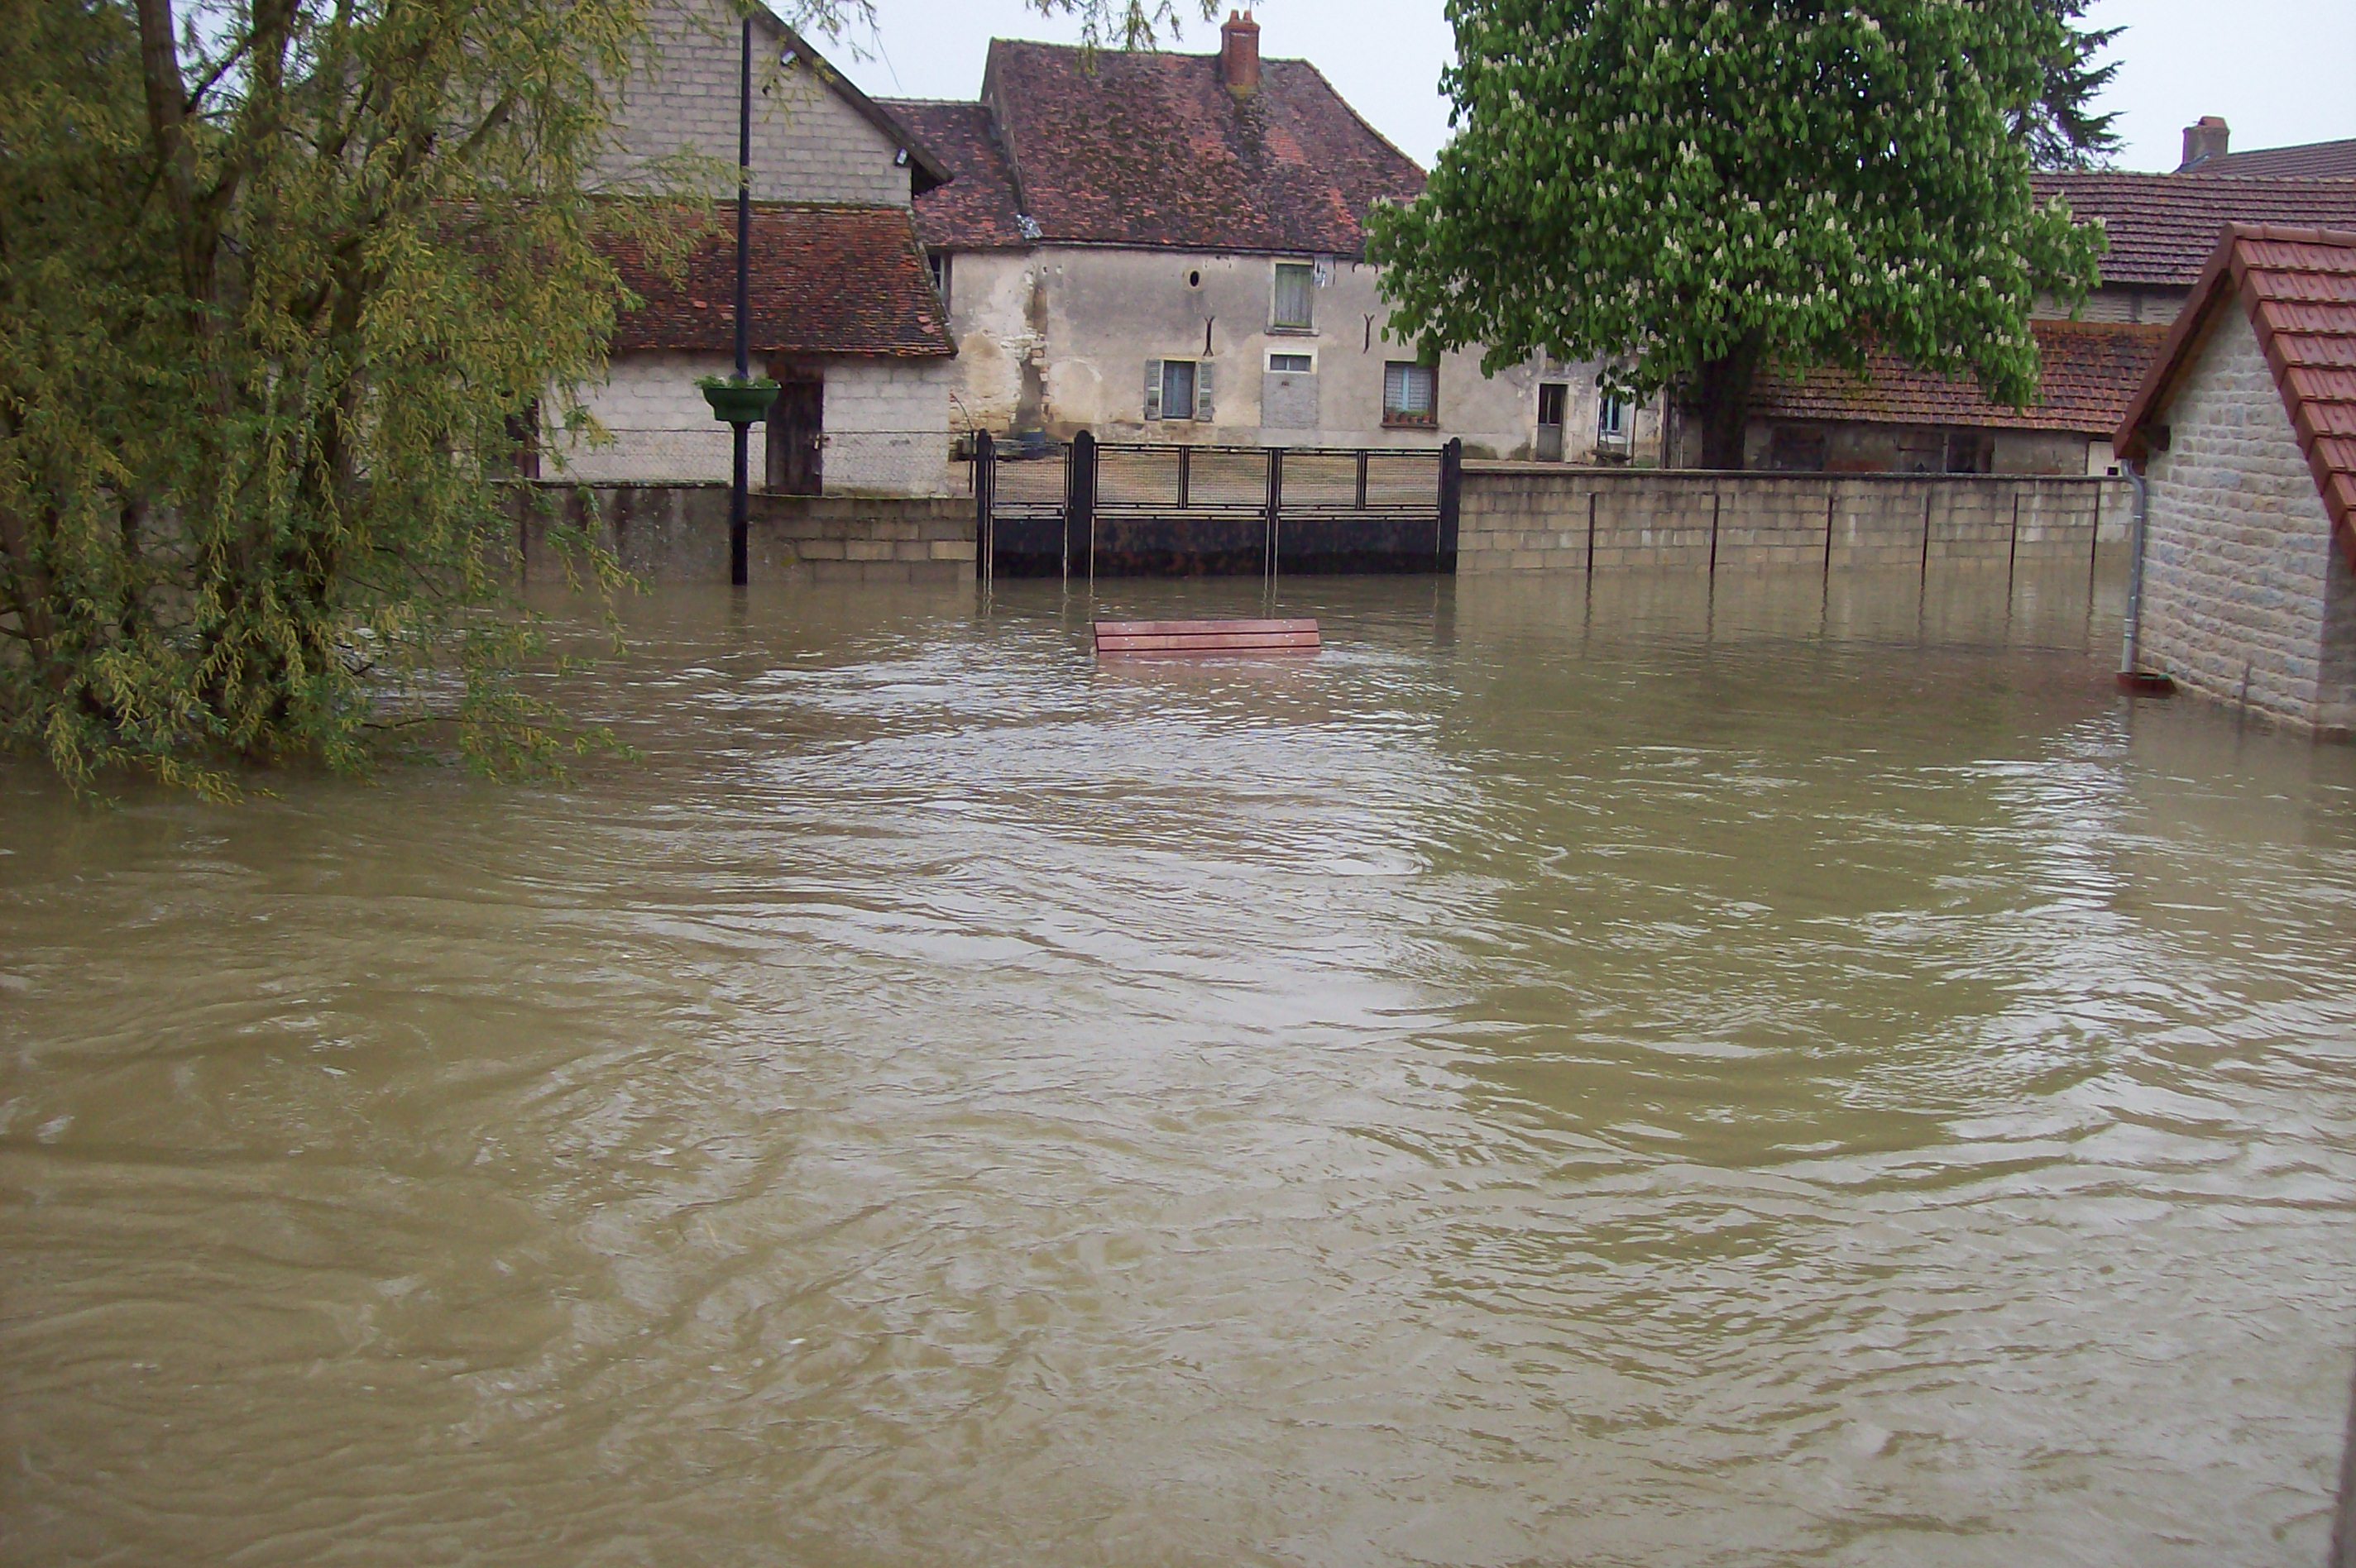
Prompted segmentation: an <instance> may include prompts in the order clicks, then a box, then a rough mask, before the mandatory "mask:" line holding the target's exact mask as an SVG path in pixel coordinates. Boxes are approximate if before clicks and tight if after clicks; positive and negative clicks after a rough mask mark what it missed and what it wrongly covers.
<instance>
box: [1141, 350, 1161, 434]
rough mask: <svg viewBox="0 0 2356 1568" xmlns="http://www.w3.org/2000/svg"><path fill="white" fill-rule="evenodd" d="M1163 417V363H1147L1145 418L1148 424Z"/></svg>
mask: <svg viewBox="0 0 2356 1568" xmlns="http://www.w3.org/2000/svg"><path fill="white" fill-rule="evenodd" d="M1161 417H1162V361H1161V360H1159V359H1148V360H1147V361H1146V362H1145V418H1146V421H1147V422H1148V423H1151V422H1152V421H1155V420H1158V419H1160V418H1161Z"/></svg>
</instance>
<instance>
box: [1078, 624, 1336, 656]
mask: <svg viewBox="0 0 2356 1568" xmlns="http://www.w3.org/2000/svg"><path fill="white" fill-rule="evenodd" d="M1323 645H1324V644H1323V641H1322V640H1321V639H1320V638H1319V636H1318V635H1317V623H1316V622H1314V621H1098V623H1097V652H1098V655H1104V654H1126V655H1139V654H1146V655H1152V654H1162V655H1170V654H1313V653H1315V652H1316V651H1317V650H1318V649H1319V648H1321V647H1323Z"/></svg>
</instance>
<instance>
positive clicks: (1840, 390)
mask: <svg viewBox="0 0 2356 1568" xmlns="http://www.w3.org/2000/svg"><path fill="white" fill-rule="evenodd" d="M2031 330H2032V331H2034V332H2035V333H2036V334H2037V347H2038V352H2039V354H2040V356H2041V357H2042V358H2043V361H2044V376H2043V382H2042V386H2041V387H2040V396H2039V400H2038V401H2037V403H2035V404H2034V405H2033V406H2031V407H2029V408H2027V409H2016V408H2011V407H2008V406H2007V405H2006V404H2003V403H1997V402H1991V401H1990V400H1988V398H1987V394H1985V393H1983V392H1982V391H1981V390H1980V389H1979V386H1978V384H1977V383H1976V382H1974V381H1969V380H1963V381H1950V380H1948V379H1946V378H1945V377H1944V376H1939V375H1935V374H1933V373H1932V372H1930V371H1927V370H1918V369H1916V368H1913V367H1912V366H1911V365H1907V364H1904V363H1902V362H1901V361H1900V360H1897V359H1895V358H1892V357H1890V356H1887V355H1881V354H1877V355H1875V356H1873V357H1872V359H1871V360H1870V362H1869V368H1870V370H1871V376H1870V379H1860V378H1858V377H1857V376H1854V375H1851V374H1849V373H1848V372H1847V371H1845V370H1830V369H1818V370H1814V371H1811V372H1810V373H1809V374H1808V375H1806V376H1805V377H1802V378H1797V379H1794V378H1790V377H1781V376H1779V377H1772V378H1771V379H1768V380H1767V381H1765V382H1764V383H1763V385H1762V388H1761V389H1760V390H1759V391H1758V392H1757V393H1756V394H1754V395H1753V397H1752V399H1751V411H1752V412H1753V413H1754V414H1758V415H1761V416H1763V417H1766V418H1770V419H1808V420H1841V421H1861V422H1864V423H1869V424H1937V425H1964V426H1971V427H1977V428H1981V429H1994V430H2047V431H2065V432H2070V433H2072V434H2078V435H2105V434H2108V433H2109V432H2111V431H2113V430H2115V429H2116V428H2117V426H2118V422H2119V415H2120V414H2121V413H2122V412H2124V411H2126V403H2127V398H2128V396H2129V395H2130V394H2131V393H2133V392H2134V390H2135V388H2136V382H2137V381H2139V380H2141V379H2143V373H2144V370H2145V368H2147V366H2149V365H2150V363H2151V361H2152V358H2153V357H2154V356H2156V355H2157V354H2158V352H2159V345H2160V341H2161V339H2162V338H2164V337H2165V336H2167V333H2168V328H2167V327H2165V326H2158V325H2129V324H2127V323H2125V322H2075V321H2040V322H2035V323H2032V324H2031Z"/></svg>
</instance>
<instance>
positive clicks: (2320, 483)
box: [2117, 225, 2356, 564]
mask: <svg viewBox="0 0 2356 1568" xmlns="http://www.w3.org/2000/svg"><path fill="white" fill-rule="evenodd" d="M2236 302H2237V303H2238V304H2240V305H2241V306H2242V308H2243V309H2244V310H2246V311H2247V312H2248V313H2249V316H2250V325H2251V326H2252V327H2254V329H2255V330H2256V332H2257V335H2258V347H2260V348H2261V349H2262V350H2263V351H2264V352H2265V357H2266V365H2267V368H2270V369H2271V370H2273V371H2274V376H2275V385H2276V387H2278V388H2279V389H2281V391H2282V400H2283V409H2284V411H2286V413H2288V414H2289V416H2290V423H2291V428H2292V430H2293V431H2295V432H2297V436H2298V444H2299V449H2300V450H2301V451H2303V452H2305V453H2307V465H2308V470H2309V471H2310V472H2312V473H2313V474H2314V475H2315V488H2316V491H2317V493H2318V494H2319V495H2320V496H2322V497H2323V507H2324V510H2325V511H2326V512H2327V513H2329V516H2330V517H2331V523H2332V527H2333V528H2334V529H2335V530H2336V531H2337V532H2338V533H2339V535H2340V545H2341V547H2342V548H2343V549H2346V551H2347V552H2348V559H2349V560H2350V562H2351V564H2356V229H2351V231H2348V232H2344V233H2334V232H2332V231H2330V230H2328V229H2291V228H2282V227H2273V226H2254V227H2243V226H2239V225H2237V226H2235V227H2234V228H2233V229H2230V230H2228V231H2227V233H2226V235H2225V238H2224V239H2223V240H2220V241H2219V242H2218V245H2217V249H2216V252H2215V254H2214V255H2212V256H2211V258H2210V261H2209V265H2208V266H2207V267H2206V268H2205V269H2203V271H2202V272H2201V281H2200V282H2199V283H2197V284H2196V285H2195V286H2194V288H2193V291H2192V298H2191V299H2190V300H2189V301H2188V302H2186V304H2185V306H2184V310H2183V312H2182V313H2181V314H2180V315H2178V316H2177V318H2176V325H2174V326H2172V327H2170V328H2169V333H2168V341H2167V343H2166V344H2165V345H2164V346H2163V347H2162V348H2161V350H2160V355H2159V357H2158V360H2157V361H2155V362H2154V364H2153V365H2152V368H2151V370H2150V372H2149V373H2148V374H2147V375H2146V376H2145V378H2144V380H2143V384H2142V385H2141V386H2140V387H2138V388H2137V389H2136V395H2135V398H2134V400H2133V401H2132V402H2131V403H2130V405H2129V406H2128V409H2127V411H2126V417H2125V418H2124V419H2123V420H2122V421H2120V423H2119V431H2118V436H2117V441H2118V446H2119V451H2120V453H2122V454H2123V455H2126V456H2128V457H2142V456H2144V455H2146V454H2147V453H2148V451H2149V449H2150V442H2149V435H2150V429H2151V426H2152V425H2153V424H2154V423H2155V422H2156V421H2158V417H2159V416H2160V415H2161V414H2163V413H2165V412H2166V411H2167V409H2168V405H2169V402H2170V401H2171V400H2173V399H2174V397H2175V394H2176V389H2177V386H2178V384H2179V381H2180V380H2181V379H2182V378H2183V376H2184V375H2185V373H2186V372H2187V371H2188V370H2189V369H2190V367H2191V365H2192V362H2193V361H2194V359H2195V358H2196V357H2198V351H2199V348H2200V346H2201V341H2202V340H2203V338H2204V336H2205V335H2206V328H2207V326H2208V325H2209V323H2210V321H2211V319H2212V318H2213V317H2214V316H2215V315H2216V313H2217V312H2218V311H2220V310H2222V309H2223V308H2224V307H2225V306H2226V304H2228V303H2236Z"/></svg>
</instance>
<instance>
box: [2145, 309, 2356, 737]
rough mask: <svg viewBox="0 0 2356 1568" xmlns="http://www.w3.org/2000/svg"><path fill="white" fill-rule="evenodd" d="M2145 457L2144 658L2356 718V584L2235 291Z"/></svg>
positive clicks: (2193, 676)
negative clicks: (2165, 440)
mask: <svg viewBox="0 0 2356 1568" xmlns="http://www.w3.org/2000/svg"><path fill="white" fill-rule="evenodd" d="M2164 417H2165V422H2166V423H2167V425H2168V428H2169V445H2168V449H2167V450H2166V451H2162V452H2155V453H2152V454H2151V457H2150V460H2149V461H2148V462H2147V464H2146V465H2145V467H2146V473H2147V475H2148V477H2149V481H2150V490H2151V496H2150V514H2149V520H2148V524H2147V529H2148V531H2147V537H2146V543H2145V549H2144V589H2143V621H2142V635H2141V653H2140V662H2141V663H2142V665H2143V667H2145V668H2147V669H2151V670H2158V671H2160V672H2162V673H2164V674H2167V675H2169V676H2170V677H2174V678H2175V680H2176V681H2177V683H2178V684H2179V685H2180V686H2184V687H2188V688H2191V689H2193V690H2195V691H2199V692H2203V693H2206V694H2208V695H2210V696H2211V697H2216V698H2220V699H2224V700H2226V701H2228V702H2234V703H2246V704H2247V706H2248V707H2249V708H2250V709H2252V710H2254V711H2255V712H2258V713H2261V714H2265V715H2267V716H2269V717H2272V718H2274V719H2276V720H2282V721H2284V722H2286V723H2287V724H2289V725H2292V726H2294V727H2297V728H2302V729H2312V730H2321V731H2346V730H2347V729H2348V728H2349V727H2350V725H2351V722H2356V584H2351V581H2350V574H2349V570H2348V563H2347V561H2346V560H2345V559H2343V558H2342V557H2341V555H2340V551H2339V549H2337V547H2336V546H2335V545H2334V543H2333V541H2332V539H2331V526H2330V520H2329V516H2328V515H2327V514H2326V513H2325V511H2324V508H2323V500H2322V497H2321V496H2319V495H2318V494H2317V493H2316V488H2315V478H2314V475H2312V473H2310V472H2309V470H2308V465H2307V458H2306V455H2305V454H2304V453H2301V452H2300V450H2299V447H2298V442H2297V437H2295V436H2294V435H2293V434H2292V433H2291V428H2290V420H2289V416H2288V414H2287V413H2286V411H2285V410H2284V407H2283V400H2282V393H2281V392H2280V390H2279V389H2277V388H2276V385H2275V379H2274V373H2273V372H2272V371H2271V370H2270V369H2268V368H2267V367H2266V363H2265V357H2264V356H2263V355H2262V354H2261V353H2260V352H2259V349H2258V340H2257V335H2256V333H2254V331H2252V330H2251V327H2250V323H2249V319H2248V317H2247V316H2246V315H2244V314H2243V312H2242V311H2241V310H2240V309H2239V308H2237V307H2236V306H2235V305H2233V304H2227V305H2226V306H2225V307H2224V308H2223V309H2222V310H2221V311H2219V312H2218V315H2217V323H2216V325H2215V326H2214V327H2213V328H2212V329H2211V333H2210V338H2209V341H2208V343H2207V344H2206V345H2205V346H2204V347H2202V348H2201V353H2200V355H2199V357H2198V358H2197V359H2196V360H2195V361H2194V363H2193V366H2192V369H2191V372H2190V375H2189V376H2187V377H2186V378H2185V379H2184V381H2183V383H2182V385H2181V388H2180V389H2179V391H2178V393H2177V394H2176V397H2175V400H2174V401H2173V403H2172V404H2171V405H2170V406H2169V409H2168V410H2167V411H2165V416H2164Z"/></svg>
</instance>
